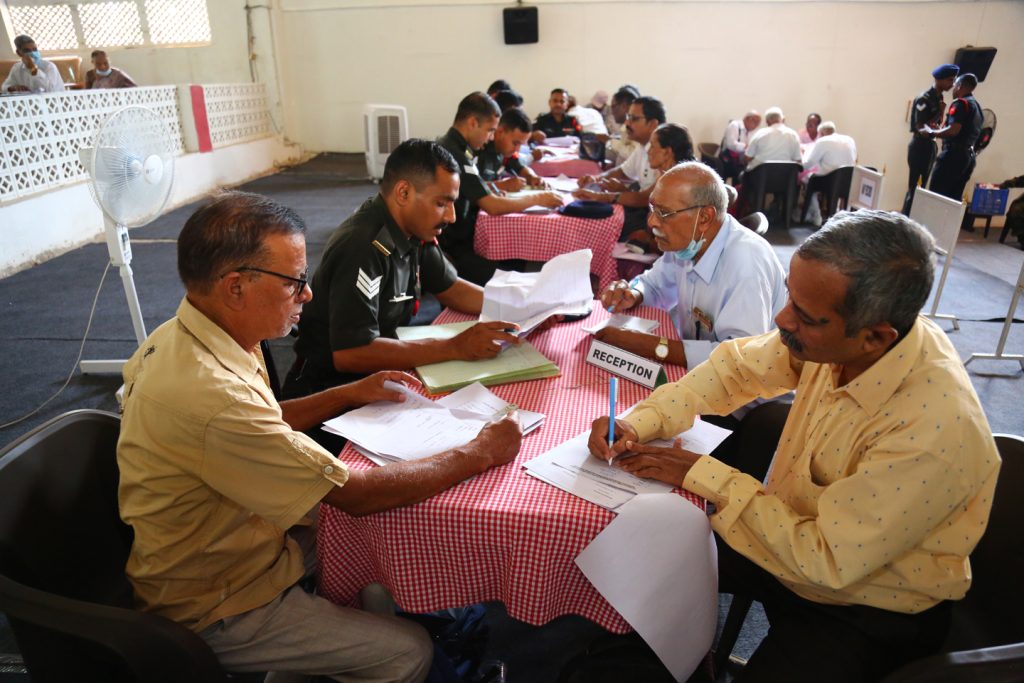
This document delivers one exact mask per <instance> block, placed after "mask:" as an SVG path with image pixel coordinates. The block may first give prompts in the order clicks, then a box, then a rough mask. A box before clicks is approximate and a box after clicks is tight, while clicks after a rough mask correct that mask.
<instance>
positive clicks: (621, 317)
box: [583, 313, 658, 334]
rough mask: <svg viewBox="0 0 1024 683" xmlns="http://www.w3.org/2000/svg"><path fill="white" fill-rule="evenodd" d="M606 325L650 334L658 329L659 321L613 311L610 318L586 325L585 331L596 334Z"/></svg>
mask: <svg viewBox="0 0 1024 683" xmlns="http://www.w3.org/2000/svg"><path fill="white" fill-rule="evenodd" d="M606 327H617V328H618V329H620V330H629V331H630V332H643V333H644V334H649V333H651V332H653V331H654V330H656V329H658V321H657V320H648V319H647V318H638V317H636V316H635V315H626V314H625V313H612V315H611V317H610V318H607V319H606V320H603V321H601V322H599V323H597V324H596V325H594V326H593V327H584V328H583V331H584V332H586V333H587V334H596V333H597V332H598V330H603V329H604V328H606Z"/></svg>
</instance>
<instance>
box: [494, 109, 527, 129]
mask: <svg viewBox="0 0 1024 683" xmlns="http://www.w3.org/2000/svg"><path fill="white" fill-rule="evenodd" d="M498 127H499V128H504V129H505V130H518V131H522V132H523V133H529V132H530V131H532V130H533V125H532V124H531V123H530V117H529V116H527V115H526V112H525V111H523V110H522V109H518V108H515V107H513V108H512V109H509V110H508V111H506V112H505V113H504V114H502V115H501V119H499V120H498Z"/></svg>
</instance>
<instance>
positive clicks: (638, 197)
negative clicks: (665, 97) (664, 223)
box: [573, 96, 666, 208]
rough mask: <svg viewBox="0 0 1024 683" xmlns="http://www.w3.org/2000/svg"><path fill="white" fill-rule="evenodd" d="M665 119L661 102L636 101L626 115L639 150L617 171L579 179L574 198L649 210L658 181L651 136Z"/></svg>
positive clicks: (632, 138) (628, 126) (652, 98)
mask: <svg viewBox="0 0 1024 683" xmlns="http://www.w3.org/2000/svg"><path fill="white" fill-rule="evenodd" d="M665 119H666V114H665V105H663V104H662V103H661V100H659V99H658V98H656V97H650V96H645V97H638V98H637V99H635V100H633V104H632V105H630V107H629V114H627V115H626V134H627V135H629V138H630V139H631V140H633V141H634V142H636V143H637V148H636V149H635V150H634V151H633V153H632V154H631V155H630V156H629V158H628V159H626V160H625V161H624V162H623V163H621V164H620V165H618V166H616V167H615V168H612V169H609V170H607V171H605V172H603V173H601V174H599V175H596V176H594V175H585V176H583V177H582V178H580V179H579V180H578V181H577V183H578V184H579V186H580V189H579V190H576V192H574V193H573V194H574V195H575V196H577V197H579V198H580V199H591V200H594V201H600V202H610V203H612V204H622V205H623V206H632V207H638V208H641V207H642V208H646V207H647V199H648V197H650V195H651V189H652V188H653V187H654V181H656V180H657V179H658V173H657V171H655V170H654V169H652V168H651V162H650V158H649V152H650V147H651V136H652V135H653V134H654V131H655V129H657V128H658V126H660V125H661V124H663V123H665ZM590 185H596V186H597V189H596V190H592V189H590V188H589V187H588V186H590Z"/></svg>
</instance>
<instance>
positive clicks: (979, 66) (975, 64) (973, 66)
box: [953, 45, 996, 82]
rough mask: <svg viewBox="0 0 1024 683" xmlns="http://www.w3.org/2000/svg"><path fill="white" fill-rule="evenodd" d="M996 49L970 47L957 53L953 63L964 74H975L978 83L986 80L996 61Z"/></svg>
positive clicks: (963, 48)
mask: <svg viewBox="0 0 1024 683" xmlns="http://www.w3.org/2000/svg"><path fill="white" fill-rule="evenodd" d="M995 56H996V48H994V47H973V46H971V45H968V46H967V47H962V48H960V49H959V50H957V51H956V57H955V58H954V59H953V63H954V64H956V65H957V66H958V67H960V73H962V74H974V75H975V76H977V77H978V82H981V81H983V80H985V76H987V75H988V69H989V67H990V66H992V60H993V59H995Z"/></svg>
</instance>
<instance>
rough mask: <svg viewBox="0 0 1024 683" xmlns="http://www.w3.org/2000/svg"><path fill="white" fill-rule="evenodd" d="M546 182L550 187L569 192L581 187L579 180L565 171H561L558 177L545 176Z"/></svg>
mask: <svg viewBox="0 0 1024 683" xmlns="http://www.w3.org/2000/svg"><path fill="white" fill-rule="evenodd" d="M544 182H546V183H547V184H548V187H550V188H551V189H552V190H555V191H557V192H564V193H567V194H572V193H573V192H575V191H576V190H578V189H580V184H579V182H578V181H577V180H576V179H575V178H570V177H569V176H567V175H565V174H564V173H560V174H559V175H558V177H556V178H545V179H544Z"/></svg>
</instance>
